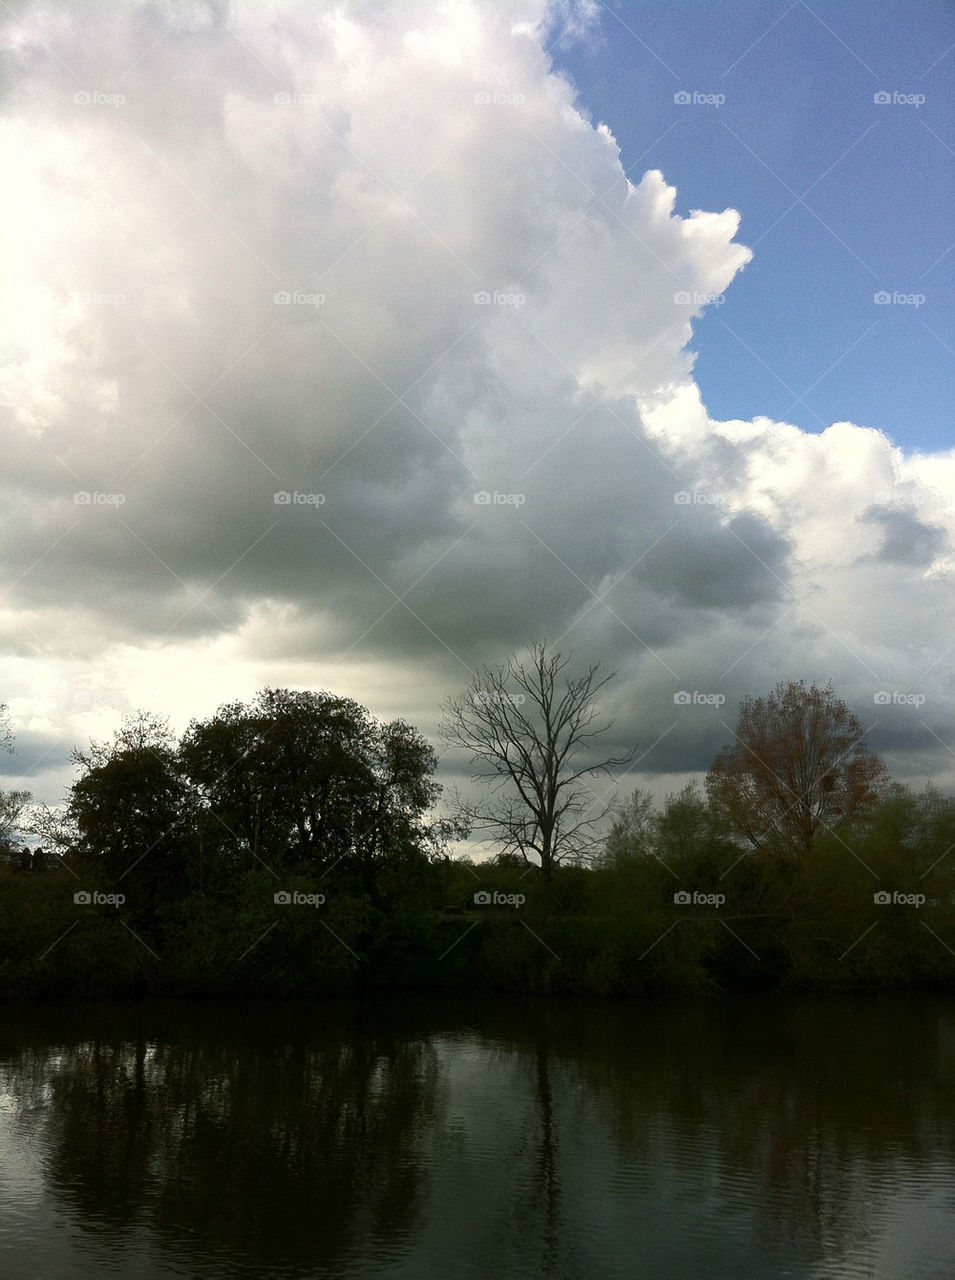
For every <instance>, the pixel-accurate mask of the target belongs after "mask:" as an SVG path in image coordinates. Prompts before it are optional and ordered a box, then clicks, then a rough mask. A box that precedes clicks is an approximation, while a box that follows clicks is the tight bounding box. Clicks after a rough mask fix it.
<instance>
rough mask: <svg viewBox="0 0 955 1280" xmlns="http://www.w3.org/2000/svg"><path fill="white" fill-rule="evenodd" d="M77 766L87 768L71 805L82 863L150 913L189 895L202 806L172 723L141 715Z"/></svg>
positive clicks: (81, 756) (78, 757) (80, 757)
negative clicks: (167, 900)
mask: <svg viewBox="0 0 955 1280" xmlns="http://www.w3.org/2000/svg"><path fill="white" fill-rule="evenodd" d="M73 761H74V763H75V764H77V765H79V766H80V767H81V769H82V770H83V773H82V774H81V776H80V777H79V778H78V779H77V781H76V782H75V783H74V784H73V786H72V788H71V790H70V800H69V806H68V816H69V820H70V822H71V823H72V824H73V825H74V827H75V830H76V832H77V852H78V854H79V857H80V861H81V864H84V865H85V866H86V867H87V868H89V869H90V870H93V871H95V872H97V873H99V874H102V875H103V876H105V877H106V878H107V879H108V880H109V881H110V882H112V883H113V884H115V885H116V886H117V888H121V890H122V892H123V893H125V894H126V895H127V898H128V900H129V902H130V905H131V907H132V908H133V909H136V908H140V909H142V910H143V911H145V912H147V913H151V912H152V911H154V910H155V908H156V907H157V906H158V905H159V904H160V901H161V899H162V898H163V897H166V896H172V895H175V894H177V893H181V892H183V890H184V888H185V877H186V872H187V868H188V866H189V864H190V862H191V859H192V853H193V843H194V839H195V830H196V826H195V823H196V816H197V806H196V803H195V797H194V794H193V791H192V788H191V787H190V786H189V784H188V782H187V781H186V779H185V778H184V777H183V776H182V773H181V771H180V768H179V761H178V756H177V751H176V743H175V739H174V738H173V735H172V734H171V732H170V730H169V727H168V725H167V723H166V722H165V721H164V720H162V719H160V718H158V717H156V716H152V715H149V714H148V713H145V712H138V713H136V714H134V715H132V716H130V717H128V718H127V719H126V721H125V722H124V724H123V726H122V728H121V729H120V730H119V732H118V733H117V734H116V735H115V738H114V741H113V742H112V743H111V744H108V745H102V744H100V745H98V744H96V743H91V744H90V749H89V751H87V752H79V751H76V752H74V753H73Z"/></svg>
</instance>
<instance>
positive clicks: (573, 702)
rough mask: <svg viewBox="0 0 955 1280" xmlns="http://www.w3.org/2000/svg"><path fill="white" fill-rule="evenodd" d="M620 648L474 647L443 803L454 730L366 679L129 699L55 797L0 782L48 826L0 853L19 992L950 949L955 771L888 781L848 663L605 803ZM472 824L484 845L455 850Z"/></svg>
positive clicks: (811, 959) (762, 965) (673, 984)
mask: <svg viewBox="0 0 955 1280" xmlns="http://www.w3.org/2000/svg"><path fill="white" fill-rule="evenodd" d="M610 678H611V677H609V676H605V677H601V676H600V674H599V668H598V667H590V668H588V669H587V670H585V671H584V672H583V673H582V674H579V675H576V676H575V675H573V674H572V672H571V670H570V664H569V659H568V658H567V657H565V656H563V655H561V654H560V653H557V652H554V651H551V650H549V649H548V647H547V646H546V645H543V644H541V645H535V646H533V647H532V648H531V649H530V651H529V653H528V655H527V656H526V657H524V658H519V657H517V656H514V657H512V658H510V659H509V660H508V662H507V663H506V664H504V665H503V666H501V667H499V668H496V669H491V668H484V669H482V670H481V671H479V672H477V673H475V676H474V678H473V680H472V681H471V683H470V684H469V686H468V687H467V689H466V690H465V691H464V692H463V693H461V694H460V695H457V696H454V697H451V698H449V699H448V700H447V701H446V703H445V708H444V712H445V714H444V720H443V724H442V730H441V732H442V738H443V742H444V745H445V746H446V747H447V748H448V749H449V750H452V751H457V752H458V753H459V755H462V754H463V756H465V757H466V758H467V760H468V762H469V764H470V766H471V768H472V770H473V771H474V781H475V787H474V789H473V790H472V791H471V793H470V794H469V796H468V797H462V796H461V795H460V794H458V793H457V792H453V793H452V794H451V796H450V797H449V798H446V802H445V810H446V812H445V813H444V815H443V816H438V815H437V812H436V810H437V805H438V801H439V798H440V796H441V787H440V786H439V785H438V783H437V782H436V781H435V777H434V774H435V771H436V769H437V764H438V757H437V754H436V752H435V750H434V748H433V747H432V746H431V745H430V744H429V743H428V742H427V741H426V740H425V739H424V738H423V737H422V735H421V734H420V733H419V732H418V731H417V730H416V729H414V728H413V727H412V726H411V725H409V724H407V723H406V722H404V721H403V720H394V721H392V722H390V723H387V724H386V723H382V722H379V721H378V720H376V719H375V718H374V717H373V716H372V715H371V714H370V713H369V712H368V711H367V710H366V709H365V708H363V707H361V706H360V705H359V704H358V703H356V702H354V701H352V700H351V699H348V698H343V697H339V696H336V695H333V694H331V693H327V692H321V693H318V692H309V691H293V690H288V689H272V688H269V689H265V690H263V691H262V692H261V693H260V694H259V695H258V696H257V697H256V698H255V699H254V700H253V701H252V702H251V703H250V704H244V703H242V702H234V703H230V704H227V705H225V706H223V707H220V708H219V709H218V711H217V712H216V713H215V715H213V716H211V717H210V718H208V719H206V720H193V721H192V722H191V723H190V725H189V726H188V728H187V729H186V731H185V733H184V734H183V735H182V736H181V738H179V740H178V741H177V739H176V738H175V736H174V735H173V734H172V732H171V731H170V729H169V726H168V724H167V722H166V721H164V720H163V719H161V718H159V717H157V716H155V715H152V714H150V713H146V712H139V713H137V714H136V715H134V716H132V717H129V718H128V719H127V720H126V721H125V722H124V724H123V726H122V727H121V729H120V730H119V731H118V732H117V733H116V734H115V736H114V739H113V741H112V742H110V743H104V744H96V743H91V744H90V745H89V747H88V749H86V750H83V751H76V752H75V753H74V756H73V760H74V763H75V765H76V766H77V770H78V777H77V779H76V781H75V782H74V783H73V785H72V787H71V789H70V793H69V796H68V799H67V802H66V804H65V806H64V807H63V808H62V809H59V810H50V809H47V808H45V807H43V806H32V805H31V803H30V797H29V795H28V794H27V793H26V792H22V791H13V792H7V793H3V794H0V842H6V847H8V848H9V841H10V840H11V838H12V836H13V835H14V833H15V832H16V831H21V832H28V833H30V834H32V835H33V836H35V837H37V838H39V839H40V840H41V842H42V845H43V846H44V847H45V848H46V849H47V850H48V851H51V852H55V853H56V854H57V855H58V856H57V857H54V858H53V859H52V861H53V863H54V865H55V870H54V872H53V873H52V874H50V875H45V876H24V875H22V874H18V873H17V872H16V871H15V870H14V866H13V865H12V863H11V860H9V859H8V860H6V861H5V862H4V861H3V860H2V859H0V996H4V997H7V998H16V997H18V996H29V995H33V994H65V993H75V994H120V993H128V992H130V991H136V990H139V991H158V992H170V993H178V992H182V993H192V994H250V993H254V994H266V993H283V994H319V993H322V992H338V991H347V990H354V989H357V988H361V987H364V986H376V985H388V984H394V983H398V984H405V985H417V986H434V987H452V988H454V987H463V988H475V989H486V988H499V989H505V990H527V991H555V992H556V991H568V992H591V993H599V994H628V993H632V992H636V991H643V990H647V989H665V990H698V989H707V988H714V989H721V988H725V987H727V986H731V985H738V984H741V983H747V984H759V983H762V984H775V985H779V984H784V983H792V982H795V983H802V984H808V985H822V986H857V985H879V986H884V985H898V984H900V983H901V984H906V983H936V982H950V981H951V979H952V978H953V977H955V866H953V863H955V857H953V854H952V850H953V847H955V801H953V800H952V799H950V798H947V797H945V796H942V795H940V794H938V793H937V792H936V791H934V790H933V789H931V788H928V789H926V790H925V791H924V792H922V793H921V794H916V793H914V792H912V791H911V790H910V789H908V788H906V787H904V786H901V785H900V784H898V783H895V782H893V781H892V780H891V778H890V777H889V775H888V772H887V770H886V769H885V767H884V765H883V764H882V763H881V762H880V761H879V760H878V759H877V758H876V757H875V756H873V755H872V754H871V753H869V752H868V751H867V749H866V746H865V741H864V734H863V732H862V729H861V726H860V724H859V722H858V720H857V719H856V717H855V716H854V715H853V714H852V713H851V712H850V711H849V709H848V707H847V706H846V704H845V703H844V702H843V701H842V700H841V699H839V698H837V697H836V696H835V693H834V691H833V689H832V686H831V684H830V685H827V686H826V687H824V688H820V687H818V686H817V685H815V684H813V685H811V686H809V687H807V686H806V685H805V683H804V682H801V681H800V682H796V681H790V682H788V683H780V684H779V685H777V687H776V688H775V689H774V690H772V691H771V692H770V693H769V694H768V695H767V696H765V697H761V698H755V699H748V700H745V701H744V702H743V704H742V706H741V708H740V711H739V718H738V723H737V726H736V730H735V733H734V735H733V741H732V743H731V744H729V745H728V746H726V747H725V748H724V749H723V750H722V751H720V752H719V754H718V755H717V757H716V758H715V760H714V761H713V764H712V766H711V768H710V770H709V772H708V774H707V775H706V779H705V785H704V787H703V788H700V787H699V786H698V785H697V784H695V783H690V784H688V785H687V786H686V787H684V788H683V789H682V790H681V791H680V792H679V793H678V794H676V795H672V796H670V797H668V798H667V800H666V801H665V803H664V804H663V806H662V807H658V806H657V805H655V804H654V802H653V800H652V798H651V796H650V795H649V794H648V793H646V792H643V791H641V790H639V789H637V790H636V791H634V792H633V794H632V795H631V796H630V798H629V799H628V800H627V802H626V803H625V804H624V805H622V806H621V807H619V808H615V809H614V808H611V807H610V806H609V803H608V801H607V800H606V799H601V795H603V794H606V792H607V790H608V788H607V787H606V783H607V781H608V780H612V778H613V776H614V774H615V772H617V771H619V770H620V769H621V768H622V767H624V766H625V765H626V764H628V763H629V762H630V761H631V760H632V759H633V752H630V753H620V752H617V753H616V754H607V753H606V752H604V751H602V750H601V742H602V740H604V739H605V737H606V735H608V733H609V732H610V730H611V728H612V724H611V723H610V722H608V721H606V720H604V719H603V718H602V717H601V714H600V704H601V694H602V691H603V690H604V689H605V687H606V685H607V683H608V681H609V680H610ZM0 723H2V724H3V725H4V726H5V724H6V722H0ZM0 744H2V745H5V746H6V747H7V748H8V749H9V748H10V746H11V745H12V738H11V735H10V733H9V729H8V728H6V727H4V728H2V729H0ZM475 796H478V797H479V798H477V799H475V798H474V797H475ZM448 801H449V803H448ZM608 818H609V819H610V825H609V830H608V827H607V820H608ZM471 835H477V836H479V837H480V838H482V839H485V840H488V841H490V842H492V844H493V847H494V849H495V853H494V856H493V857H491V858H489V859H487V860H485V861H476V860H474V859H472V858H471V857H469V856H466V855H461V854H459V855H458V856H453V855H452V852H451V846H452V843H453V842H455V841H462V840H464V839H465V838H466V837H468V836H471ZM478 926H480V927H478Z"/></svg>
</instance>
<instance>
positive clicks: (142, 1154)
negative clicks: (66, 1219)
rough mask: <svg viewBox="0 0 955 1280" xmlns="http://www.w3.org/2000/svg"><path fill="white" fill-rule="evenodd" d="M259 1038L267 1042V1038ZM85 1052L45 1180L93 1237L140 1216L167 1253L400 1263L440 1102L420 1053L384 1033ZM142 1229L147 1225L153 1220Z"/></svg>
mask: <svg viewBox="0 0 955 1280" xmlns="http://www.w3.org/2000/svg"><path fill="white" fill-rule="evenodd" d="M259 1030H261V1029H259ZM343 1030H344V1028H342V1027H336V1028H335V1029H334V1030H330V1031H329V1032H328V1034H327V1036H326V1035H323V1034H322V1032H320V1031H318V1032H315V1033H308V1032H304V1033H303V1034H302V1035H301V1036H297V1037H296V1038H295V1039H294V1041H293V1042H289V1041H288V1023H287V1022H286V1024H285V1033H286V1040H285V1042H284V1043H282V1042H279V1043H276V1042H275V1041H271V1040H269V1039H268V1038H267V1037H266V1036H263V1035H258V1036H257V1035H256V1034H255V1032H256V1028H254V1027H250V1029H249V1034H247V1035H244V1036H235V1035H233V1036H224V1035H222V1034H221V1031H220V1032H218V1033H217V1034H215V1035H214V1036H213V1035H206V1036H202V1035H196V1034H191V1035H189V1036H186V1037H175V1036H173V1037H172V1038H171V1039H165V1038H164V1040H163V1041H162V1042H160V1043H155V1044H153V1045H150V1046H147V1043H146V1041H144V1040H140V1041H138V1042H136V1043H130V1042H128V1041H125V1042H119V1043H106V1042H102V1041H98V1042H95V1043H92V1044H91V1043H84V1044H80V1045H78V1046H75V1047H72V1048H69V1049H67V1050H65V1052H64V1055H63V1058H62V1061H61V1063H60V1065H59V1066H58V1067H57V1068H56V1070H55V1073H54V1077H53V1086H54V1087H53V1093H52V1105H51V1111H50V1130H49V1139H48V1142H49V1146H48V1151H49V1156H48V1160H49V1165H48V1176H49V1181H50V1184H51V1186H52V1188H53V1189H54V1192H55V1194H56V1195H57V1196H58V1197H59V1198H61V1199H64V1200H68V1201H70V1203H71V1205H72V1206H73V1207H74V1208H75V1210H76V1211H77V1212H78V1215H79V1216H80V1218H81V1220H82V1221H83V1222H84V1224H87V1225H89V1226H90V1227H95V1226H97V1225H98V1226H100V1227H102V1228H104V1229H109V1230H111V1231H116V1230H124V1231H125V1230H130V1229H131V1228H132V1227H133V1226H134V1224H136V1225H138V1223H139V1221H140V1220H141V1219H143V1218H145V1219H146V1220H148V1225H149V1227H150V1228H151V1229H152V1230H155V1231H156V1232H157V1233H158V1234H159V1235H160V1237H163V1236H165V1238H166V1240H167V1242H168V1244H169V1245H170V1246H171V1247H172V1248H178V1245H179V1243H180V1241H181V1240H182V1236H183V1233H187V1235H188V1241H189V1244H188V1248H189V1250H190V1253H191V1255H192V1256H195V1254H196V1253H199V1254H201V1253H204V1252H206V1251H209V1252H212V1253H214V1254H216V1255H218V1256H219V1257H220V1258H221V1257H234V1258H237V1259H239V1258H244V1259H247V1260H250V1261H254V1260H255V1259H257V1258H258V1259H261V1260H262V1262H263V1265H264V1263H265V1262H267V1263H268V1265H269V1266H270V1267H274V1266H283V1267H285V1268H287V1269H289V1273H290V1274H294V1272H295V1271H296V1270H298V1269H301V1270H303V1271H305V1270H308V1271H311V1272H314V1271H315V1270H316V1269H319V1270H320V1269H322V1268H334V1267H335V1266H340V1265H341V1262H342V1259H343V1258H345V1257H347V1256H349V1255H350V1254H353V1253H354V1251H355V1250H356V1249H359V1250H360V1251H361V1252H362V1254H363V1255H364V1256H366V1257H368V1256H374V1254H375V1251H376V1250H380V1251H381V1256H382V1257H385V1256H387V1255H390V1254H392V1253H393V1251H394V1249H395V1247H396V1246H397V1245H398V1243H399V1242H400V1241H401V1240H402V1239H403V1238H405V1236H406V1234H407V1232H408V1230H409V1228H410V1227H411V1226H412V1225H413V1224H414V1222H415V1221H416V1219H417V1216H418V1214H417V1211H416V1210H417V1205H418V1203H419V1198H420V1195H421V1192H422V1182H423V1175H422V1173H421V1170H420V1162H419V1160H418V1159H417V1158H416V1155H417V1144H416V1134H418V1133H420V1131H421V1130H422V1128H423V1127H424V1125H425V1122H426V1120H427V1119H428V1113H429V1108H430V1101H429V1100H430V1098H431V1097H433V1095H434V1092H435V1089H434V1079H433V1073H434V1070H435V1066H434V1062H433V1059H432V1058H431V1055H430V1054H429V1053H428V1051H427V1049H426V1047H425V1045H424V1044H423V1043H420V1042H419V1043H415V1042H413V1041H408V1040H402V1039H399V1038H396V1037H394V1036H393V1035H390V1034H389V1033H388V1031H387V1029H385V1028H382V1027H381V1026H380V1025H377V1024H376V1025H369V1026H367V1027H364V1028H361V1029H359V1028H357V1027H352V1029H351V1034H348V1035H345V1034H343ZM144 1225H146V1224H145V1223H144Z"/></svg>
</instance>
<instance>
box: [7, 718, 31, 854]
mask: <svg viewBox="0 0 955 1280" xmlns="http://www.w3.org/2000/svg"><path fill="white" fill-rule="evenodd" d="M0 751H6V752H7V753H8V754H9V753H12V751H13V731H12V730H11V728H10V719H9V712H8V709H7V705H6V703H5V702H4V703H0ZM31 798H32V797H31V795H30V792H29V791H2V790H0V844H3V845H4V846H7V844H8V842H9V840H10V838H11V836H13V834H14V832H16V831H17V830H18V829H19V822H18V819H19V817H20V814H21V812H22V811H23V808H24V806H25V805H27V804H29V803H30V800H31Z"/></svg>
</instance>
